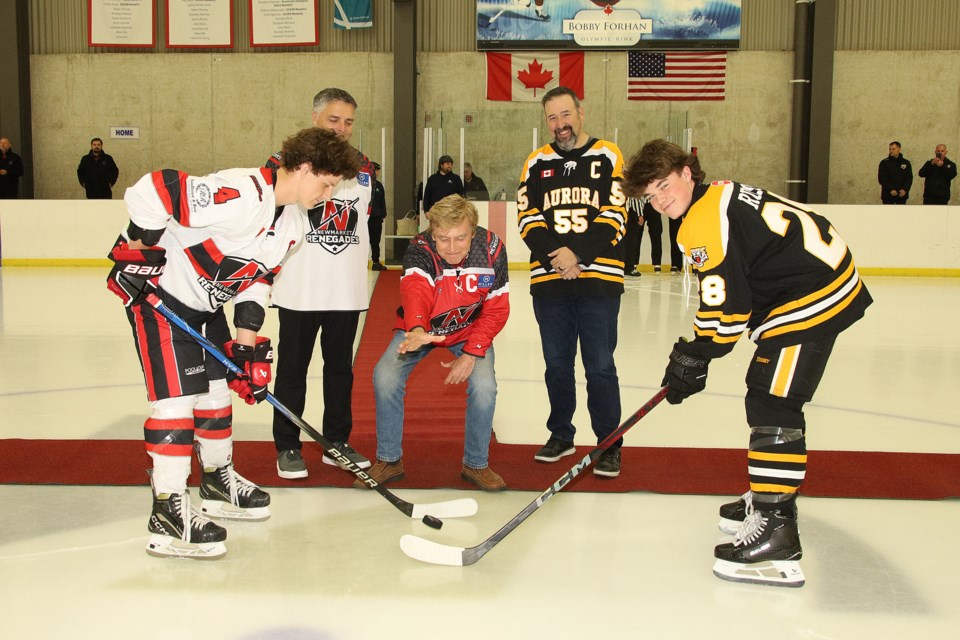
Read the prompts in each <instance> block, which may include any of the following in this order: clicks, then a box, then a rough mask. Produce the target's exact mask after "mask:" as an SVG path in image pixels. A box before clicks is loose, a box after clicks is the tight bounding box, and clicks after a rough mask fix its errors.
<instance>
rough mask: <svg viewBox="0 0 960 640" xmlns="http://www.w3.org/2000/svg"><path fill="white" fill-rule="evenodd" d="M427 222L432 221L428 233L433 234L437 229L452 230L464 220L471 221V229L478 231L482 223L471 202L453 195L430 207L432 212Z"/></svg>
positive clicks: (429, 212) (428, 212) (428, 213)
mask: <svg viewBox="0 0 960 640" xmlns="http://www.w3.org/2000/svg"><path fill="white" fill-rule="evenodd" d="M427 220H429V221H430V227H429V228H428V229H427V231H430V232H431V233H433V232H434V231H436V230H437V229H452V228H453V227H455V226H457V225H458V224H460V223H461V222H463V221H464V220H469V221H470V227H471V228H472V229H473V231H476V230H477V225H478V224H479V223H480V215H479V214H478V213H477V208H476V207H475V206H473V204H472V203H471V202H470V201H469V200H467V199H466V198H464V197H463V196H461V195H457V194H453V195H449V196H447V197H446V198H443V199H442V200H440V201H439V202H437V203H436V204H434V205H433V206H432V207H430V211H427Z"/></svg>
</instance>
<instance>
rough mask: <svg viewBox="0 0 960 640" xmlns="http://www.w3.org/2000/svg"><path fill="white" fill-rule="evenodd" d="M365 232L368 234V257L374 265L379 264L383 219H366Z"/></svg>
mask: <svg viewBox="0 0 960 640" xmlns="http://www.w3.org/2000/svg"><path fill="white" fill-rule="evenodd" d="M367 230H368V231H369V232H370V257H371V258H372V259H373V262H374V263H377V262H380V234H381V233H383V218H374V217H372V216H371V217H369V218H367Z"/></svg>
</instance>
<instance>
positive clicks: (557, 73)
mask: <svg viewBox="0 0 960 640" xmlns="http://www.w3.org/2000/svg"><path fill="white" fill-rule="evenodd" d="M559 86H563V87H567V88H569V89H572V90H573V91H574V92H575V93H576V94H577V97H578V98H580V99H583V52H582V51H580V52H575V53H559V52H551V51H546V52H542V51H541V52H534V53H487V100H514V101H526V102H539V101H540V99H541V98H542V97H543V94H545V93H546V92H547V91H549V90H550V89H553V88H554V87H559Z"/></svg>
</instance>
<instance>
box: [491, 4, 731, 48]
mask: <svg viewBox="0 0 960 640" xmlns="http://www.w3.org/2000/svg"><path fill="white" fill-rule="evenodd" d="M590 2H591V3H592V5H594V6H593V7H591V8H586V9H585V8H584V4H586V0H545V2H544V3H543V6H542V7H541V8H540V9H541V11H540V13H539V14H538V13H537V12H536V11H535V9H536V3H535V2H534V1H533V0H531V1H530V3H529V5H530V6H524V5H526V4H527V3H526V2H525V1H522V2H516V1H515V0H477V49H478V50H480V51H484V50H487V51H490V50H501V51H502V50H521V49H527V50H549V49H656V50H667V49H684V50H688V51H689V50H692V49H739V48H740V16H741V8H740V0H684V1H682V2H679V1H677V0H590ZM641 9H642V12H641ZM543 13H547V14H549V16H548V17H546V18H543V17H541V15H540V14H543Z"/></svg>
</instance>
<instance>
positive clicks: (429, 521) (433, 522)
mask: <svg viewBox="0 0 960 640" xmlns="http://www.w3.org/2000/svg"><path fill="white" fill-rule="evenodd" d="M423 524H425V525H427V526H428V527H432V528H434V529H439V528H440V527H442V526H443V520H441V519H440V518H434V517H433V516H429V515H427V516H423Z"/></svg>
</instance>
